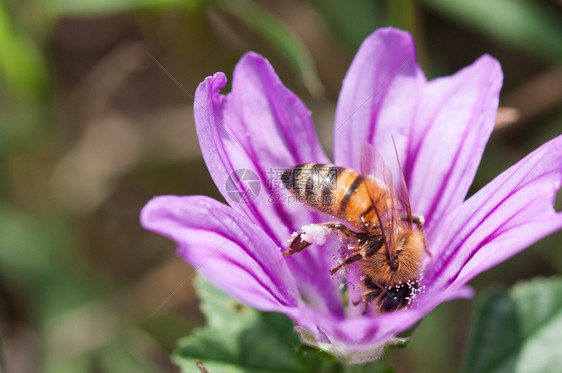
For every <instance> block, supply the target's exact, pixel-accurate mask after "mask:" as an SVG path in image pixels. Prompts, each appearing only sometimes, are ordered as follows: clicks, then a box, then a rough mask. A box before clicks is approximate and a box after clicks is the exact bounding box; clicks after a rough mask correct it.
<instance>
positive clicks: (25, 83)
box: [0, 2, 49, 101]
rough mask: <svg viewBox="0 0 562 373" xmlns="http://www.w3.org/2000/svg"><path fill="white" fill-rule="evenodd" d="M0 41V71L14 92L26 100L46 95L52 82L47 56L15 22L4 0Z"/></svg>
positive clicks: (0, 5)
mask: <svg viewBox="0 0 562 373" xmlns="http://www.w3.org/2000/svg"><path fill="white" fill-rule="evenodd" d="M0 45H1V46H2V48H0V73H1V74H2V75H3V77H4V78H5V79H6V82H7V83H8V86H9V88H10V90H11V92H12V93H15V94H16V97H19V98H24V99H26V100H28V99H30V100H32V101H33V100H36V99H42V98H43V97H44V96H45V95H46V93H47V91H48V85H49V78H48V72H47V66H46V63H45V60H44V57H43V55H42V53H41V51H40V50H39V48H38V47H37V45H36V44H35V42H34V41H33V40H31V38H29V37H27V35H25V33H24V32H23V31H22V30H20V29H19V28H18V25H16V24H15V22H14V19H13V16H12V15H11V13H10V11H9V10H8V8H7V7H6V4H5V3H4V2H0ZM3 89H4V87H3Z"/></svg>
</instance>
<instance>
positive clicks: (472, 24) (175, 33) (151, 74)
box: [0, 0, 562, 373]
mask: <svg viewBox="0 0 562 373" xmlns="http://www.w3.org/2000/svg"><path fill="white" fill-rule="evenodd" d="M561 13H562V2H561V1H560V0H496V1H485V0H472V1H460V0H459V1H450V0H425V1H420V2H414V1H405V0H391V1H360V0H351V1H341V0H327V1H320V0H316V1H313V0H309V1H296V0H287V1H283V2H280V1H273V0H269V1H265V0H264V1H252V0H232V1H226V0H222V1H221V0H84V1H70V0H50V1H49V0H45V1H40V0H25V1H18V0H3V1H2V2H0V76H1V78H2V80H1V82H2V84H1V85H0V105H1V107H0V152H1V162H0V168H1V173H0V178H1V180H2V183H1V184H0V198H1V200H0V327H1V345H0V346H1V356H2V368H0V370H1V371H5V372H14V373H19V372H57V373H59V372H77V373H80V372H177V371H178V369H177V368H176V367H174V365H173V364H171V363H170V362H169V354H170V352H171V351H172V350H173V348H174V345H175V342H176V340H177V339H178V338H180V337H182V336H184V335H186V334H188V333H189V331H190V330H192V329H193V328H194V327H196V326H200V325H203V324H204V319H203V316H202V315H201V313H200V312H199V310H198V307H197V305H198V300H197V297H196V295H195V294H194V291H193V288H192V286H191V280H192V278H193V269H192V268H190V267H189V266H188V265H187V264H185V263H184V262H182V261H181V260H180V259H177V258H176V257H175V255H174V249H175V247H174V244H172V243H171V242H169V241H167V240H165V239H163V238H161V237H159V236H156V235H155V234H152V233H149V232H146V231H144V230H143V229H142V228H141V227H140V226H139V223H138V215H139V210H140V209H141V207H142V206H143V205H144V203H146V201H147V200H148V199H150V198H151V197H152V196H154V195H160V194H182V195H189V194H208V195H211V196H213V197H215V198H218V199H221V197H220V196H219V194H218V192H217V190H216V188H215V187H214V185H213V182H212V180H211V179H210V176H209V174H208V172H207V170H206V168H205V165H204V164H203V162H202V159H201V153H200V150H199V147H198V143H197V139H196V135H195V129H194V122H193V110H192V105H193V103H192V100H191V97H190V96H191V94H193V93H194V91H195V89H196V87H197V84H198V83H199V82H201V81H202V80H203V79H204V78H205V77H206V76H208V75H211V74H213V73H214V72H216V71H224V72H225V73H226V74H227V76H228V77H230V76H231V73H232V70H233V67H234V65H235V63H236V62H237V60H238V59H239V58H240V56H241V55H242V54H243V53H244V52H246V51H249V50H253V51H256V52H258V53H261V54H262V55H264V56H266V57H267V58H268V59H269V60H270V61H271V63H272V64H273V66H274V67H275V68H276V70H277V72H278V74H279V75H280V77H281V79H282V80H283V82H284V83H285V84H286V85H287V86H288V87H289V88H290V89H291V90H293V91H294V92H296V93H297V94H298V95H299V96H300V97H301V98H302V99H303V100H304V101H305V103H306V104H307V105H308V107H309V108H310V110H311V111H312V115H313V116H314V119H315V123H316V125H317V129H318V132H319V134H320V137H321V140H322V143H323V145H324V146H325V149H326V151H327V152H328V154H331V149H332V144H331V141H332V121H333V119H332V118H333V114H334V108H335V102H336V99H337V95H338V92H339V89H340V85H341V82H342V79H343V77H344V74H345V72H346V70H347V67H348V66H349V64H350V62H351V59H352V58H353V55H354V53H355V51H356V49H357V47H358V46H359V44H360V43H361V41H362V40H363V39H364V38H365V37H366V36H367V35H368V34H369V33H371V32H372V31H373V30H374V29H376V28H377V27H381V26H386V25H393V26H397V27H400V28H403V29H407V30H409V31H410V32H412V34H413V35H414V37H415V39H416V43H417V47H418V54H419V59H420V63H421V64H422V66H423V67H424V69H425V71H426V74H427V76H428V77H430V78H433V77H437V76H441V75H449V74H451V73H454V72H455V71H456V70H458V69H459V68H461V67H463V66H466V65H468V64H470V63H472V62H473V61H474V60H475V59H476V58H478V57H479V56H480V55H482V54H483V53H489V54H491V55H493V56H495V57H496V58H498V59H499V60H500V62H501V64H502V66H503V71H504V75H505V81H504V88H503V91H502V95H501V106H502V107H504V108H503V109H502V110H500V114H499V115H498V122H497V127H498V128H497V130H496V131H495V132H494V134H493V135H492V139H491V141H490V144H489V147H488V148H487V150H486V153H485V156H484V159H483V163H482V165H481V167H480V170H479V173H478V176H477V178H476V180H475V182H474V185H473V191H475V190H477V189H478V188H480V187H481V186H483V185H485V183H487V182H488V181H489V180H491V179H492V178H493V177H494V176H495V175H497V174H499V173H500V172H501V171H502V170H504V169H505V168H507V167H508V166H510V165H511V164H513V163H515V162H516V161H517V160H519V159H520V158H522V157H523V156H524V155H526V154H527V153H528V152H529V151H531V150H533V149H534V148H536V147H537V146H539V145H540V144H542V143H543V142H545V141H547V140H549V139H551V138H553V137H555V136H557V135H559V134H560V133H562V105H561V103H562V67H561V66H562V16H561ZM559 195H560V193H559ZM560 200H562V197H560V198H558V209H559V210H560V208H561V203H560ZM561 242H562V235H561V234H560V233H558V234H555V235H552V236H550V237H549V238H547V239H544V240H543V241H541V242H540V243H538V244H536V245H535V246H534V247H532V248H530V249H528V250H526V251H525V252H523V253H522V254H520V255H518V256H516V257H515V258H513V259H511V260H509V261H507V262H505V263H503V264H501V265H499V266H497V267H496V268H494V269H492V270H490V271H489V272H487V273H485V274H483V275H481V276H480V277H478V278H476V279H475V280H474V281H473V282H472V285H473V286H474V287H475V288H476V289H477V290H480V289H483V288H486V287H489V286H491V285H492V284H500V285H501V284H503V285H511V284H513V283H515V282H516V281H518V280H520V279H526V278H531V277H534V276H537V275H552V274H560V273H562V250H560V249H561V246H562V244H561ZM473 304H474V301H454V302H450V303H447V304H444V305H441V306H440V307H438V308H437V309H436V310H435V311H433V312H432V313H431V314H430V315H429V316H428V317H427V318H426V319H425V320H424V321H423V322H422V323H421V325H420V326H419V327H418V328H417V330H416V332H415V333H414V334H413V336H412V338H411V342H410V344H409V346H408V347H407V348H405V349H401V350H396V351H392V352H391V353H390V354H389V356H387V359H388V361H389V362H390V363H391V364H393V365H395V366H396V368H397V371H398V372H410V371H415V372H452V371H455V370H457V367H458V366H459V363H460V361H461V359H462V353H463V349H464V343H465V341H466V336H467V331H468V325H469V321H470V312H471V308H473ZM211 373H212V372H211Z"/></svg>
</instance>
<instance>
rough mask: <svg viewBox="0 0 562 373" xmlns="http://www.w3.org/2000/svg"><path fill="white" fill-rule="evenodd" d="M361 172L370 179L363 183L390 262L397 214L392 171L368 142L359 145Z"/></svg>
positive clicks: (394, 250)
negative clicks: (377, 221)
mask: <svg viewBox="0 0 562 373" xmlns="http://www.w3.org/2000/svg"><path fill="white" fill-rule="evenodd" d="M361 173H362V174H363V175H364V176H365V177H367V178H369V179H370V181H367V182H366V183H365V185H366V187H367V192H368V194H369V198H370V199H371V203H372V204H373V208H374V210H375V214H376V215H377V218H378V220H379V225H380V227H381V232H382V236H383V240H384V245H385V248H386V257H387V260H388V262H389V263H390V262H391V261H392V260H393V259H394V258H395V257H396V247H395V245H394V242H395V240H394V228H395V226H396V216H397V211H396V208H397V206H396V205H395V199H394V187H393V183H392V172H391V170H390V168H389V167H388V166H387V165H386V163H385V162H384V159H383V157H382V155H381V154H380V153H379V152H378V151H377V149H375V147H374V146H372V145H371V144H368V143H364V144H363V146H362V147H361Z"/></svg>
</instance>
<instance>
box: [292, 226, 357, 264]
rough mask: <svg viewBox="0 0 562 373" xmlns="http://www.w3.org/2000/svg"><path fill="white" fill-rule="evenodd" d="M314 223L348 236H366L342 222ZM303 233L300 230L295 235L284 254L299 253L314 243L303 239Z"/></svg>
mask: <svg viewBox="0 0 562 373" xmlns="http://www.w3.org/2000/svg"><path fill="white" fill-rule="evenodd" d="M314 225H316V226H321V227H324V228H328V229H330V230H331V231H332V232H333V231H339V232H340V233H341V234H343V235H344V236H346V237H351V238H355V239H358V240H360V239H362V238H364V236H365V234H364V233H360V232H355V231H353V230H351V229H349V228H348V227H346V226H345V225H343V224H341V223H321V224H314ZM302 234H303V232H299V233H298V234H297V235H296V236H295V238H293V240H292V241H291V243H290V244H289V250H287V251H285V252H284V253H283V256H289V255H292V254H294V253H298V252H299V251H303V250H304V249H306V248H307V247H309V246H310V245H311V244H312V243H311V242H308V241H305V240H303V239H302Z"/></svg>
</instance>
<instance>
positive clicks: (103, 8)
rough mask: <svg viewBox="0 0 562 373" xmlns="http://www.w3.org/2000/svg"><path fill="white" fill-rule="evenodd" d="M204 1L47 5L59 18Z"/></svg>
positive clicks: (54, 0) (69, 0)
mask: <svg viewBox="0 0 562 373" xmlns="http://www.w3.org/2000/svg"><path fill="white" fill-rule="evenodd" d="M201 1H204V0H88V1H74V0H51V1H50V2H49V3H48V5H46V7H47V9H48V10H49V13H50V14H51V15H52V16H53V17H55V18H57V17H61V16H68V15H73V16H76V15H81V16H87V15H98V14H109V13H120V12H130V11H136V10H146V9H158V8H167V7H172V6H175V7H177V6H182V7H185V6H190V7H194V6H196V5H197V6H198V3H199V2H201Z"/></svg>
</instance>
